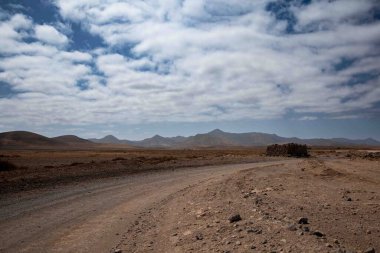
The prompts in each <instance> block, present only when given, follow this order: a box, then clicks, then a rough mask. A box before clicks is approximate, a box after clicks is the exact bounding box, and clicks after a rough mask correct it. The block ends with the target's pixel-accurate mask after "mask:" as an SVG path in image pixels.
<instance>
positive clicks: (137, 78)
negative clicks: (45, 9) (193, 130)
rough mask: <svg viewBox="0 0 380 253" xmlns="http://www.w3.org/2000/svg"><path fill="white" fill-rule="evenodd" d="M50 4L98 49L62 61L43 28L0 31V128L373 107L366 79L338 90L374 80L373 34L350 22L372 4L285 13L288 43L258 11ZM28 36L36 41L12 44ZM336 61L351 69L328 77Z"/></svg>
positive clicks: (316, 4)
mask: <svg viewBox="0 0 380 253" xmlns="http://www.w3.org/2000/svg"><path fill="white" fill-rule="evenodd" d="M56 3H57V5H58V7H59V10H60V14H61V15H62V16H63V17H64V18H65V19H67V20H70V21H74V22H78V23H80V24H81V26H82V27H83V28H84V29H87V30H88V31H89V32H90V33H92V34H95V35H99V36H100V37H101V38H102V39H103V40H104V42H105V43H106V44H107V46H106V47H104V48H96V49H92V50H90V51H89V52H79V51H75V50H69V49H68V48H69V40H68V38H67V37H66V36H65V35H63V34H62V33H59V32H58V30H57V29H55V28H54V27H52V26H48V25H42V26H39V25H33V24H32V23H31V21H30V20H29V19H28V18H26V17H25V16H18V17H15V16H13V18H12V19H9V20H7V21H4V22H2V23H1V24H0V26H1V30H2V31H4V32H3V34H2V35H0V53H3V54H6V55H9V57H6V58H4V59H2V61H1V62H0V69H1V70H2V72H1V73H0V80H1V81H5V82H7V83H9V84H11V86H12V88H13V89H14V90H16V91H22V92H23V94H18V95H15V96H14V97H13V98H9V99H0V106H1V108H5V109H4V110H3V111H2V112H0V118H3V117H5V116H6V115H8V114H11V111H12V113H14V115H15V117H13V118H14V119H13V120H17V119H19V118H22V119H26V118H28V119H30V120H32V119H33V118H35V117H38V115H44V117H43V118H44V119H43V120H44V124H49V123H60V122H76V123H83V124H90V123H99V122H110V123H114V122H129V123H130V122H149V121H212V120H238V119H243V118H244V119H246V118H248V119H263V118H265V119H268V118H279V117H283V116H284V115H287V114H288V113H289V112H292V113H294V114H297V115H298V114H300V115H315V114H317V115H320V114H327V115H332V116H335V115H339V117H344V115H353V114H355V113H357V112H358V111H360V110H368V109H369V108H372V107H373V105H374V104H375V103H378V102H379V101H380V99H379V97H380V88H379V85H378V83H379V80H378V78H377V79H376V78H375V79H373V80H362V81H361V82H360V83H359V84H355V85H349V82H350V81H351V80H352V77H353V75H356V74H361V73H367V72H371V73H377V74H379V72H380V65H379V62H380V59H379V49H378V47H377V43H378V38H380V29H379V28H380V23H379V22H372V23H370V24H369V23H368V24H367V23H358V22H356V21H357V20H358V18H359V17H360V16H363V15H365V13H366V12H367V11H368V10H369V9H370V8H371V7H373V5H374V1H362V2H361V4H359V2H357V1H350V0H349V1H347V2H346V3H347V4H346V5H345V4H344V1H333V2H331V3H329V2H327V1H313V2H312V4H311V5H309V6H307V7H296V6H293V7H292V9H291V10H292V11H293V12H294V14H295V15H296V17H297V18H298V20H299V23H298V24H297V25H296V26H295V29H296V30H297V31H298V32H300V31H307V33H306V32H304V33H298V34H287V33H285V29H286V22H283V21H279V20H276V19H275V17H274V15H271V14H270V13H268V12H267V11H266V10H265V6H266V4H267V3H268V1H265V0H260V1H248V0H247V1H245V0H244V1H241V0H234V1H231V0H230V1H227V0H218V1H205V0H186V1H176V0H170V1H163V0H162V1H159V0H148V1H115V0H112V1H111V0H109V1H107V0H103V1H101V0H97V1H88V0H86V1H84V0H57V1H56ZM329 8H331V10H332V11H330V9H329ZM11 20H12V21H11ZM28 22H29V23H28ZM319 25H323V27H322V28H323V29H319V28H320V27H319ZM33 27H35V34H36V37H37V38H38V39H39V41H35V42H32V43H27V42H24V40H23V39H24V38H27V37H28V36H29V37H32V36H33V33H34V28H33ZM317 28H318V29H317ZM41 29H42V32H41ZM60 30H61V29H60ZM65 33H66V32H65ZM62 46H66V47H62ZM123 52H124V55H123ZM342 59H354V60H353V63H352V64H351V65H349V66H347V67H346V68H345V69H343V70H341V71H337V70H336V69H335V66H336V64H338V63H339V62H341V61H342ZM81 85H82V86H81ZM78 108H80V110H78ZM341 115H342V116H341ZM295 117H296V118H297V117H298V116H295ZM298 118H299V119H300V120H312V119H315V117H314V116H300V117H298Z"/></svg>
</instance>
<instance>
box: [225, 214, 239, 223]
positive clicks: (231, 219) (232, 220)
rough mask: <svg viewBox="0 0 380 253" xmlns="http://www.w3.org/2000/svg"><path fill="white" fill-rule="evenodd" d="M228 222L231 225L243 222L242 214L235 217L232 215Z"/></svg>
mask: <svg viewBox="0 0 380 253" xmlns="http://www.w3.org/2000/svg"><path fill="white" fill-rule="evenodd" d="M228 220H229V221H230V223H233V222H237V221H240V220H241V216H240V214H234V215H231V216H230V217H229V218H228Z"/></svg>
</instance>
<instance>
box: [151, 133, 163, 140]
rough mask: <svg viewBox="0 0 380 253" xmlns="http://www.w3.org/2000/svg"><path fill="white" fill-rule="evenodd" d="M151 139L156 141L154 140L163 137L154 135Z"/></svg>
mask: <svg viewBox="0 0 380 253" xmlns="http://www.w3.org/2000/svg"><path fill="white" fill-rule="evenodd" d="M152 138H154V139H156V138H164V137H162V136H161V135H158V134H156V135H155V136H153V137H152Z"/></svg>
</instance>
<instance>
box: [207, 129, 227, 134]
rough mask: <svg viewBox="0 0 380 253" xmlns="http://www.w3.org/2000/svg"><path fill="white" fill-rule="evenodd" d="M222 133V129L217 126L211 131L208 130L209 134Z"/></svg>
mask: <svg viewBox="0 0 380 253" xmlns="http://www.w3.org/2000/svg"><path fill="white" fill-rule="evenodd" d="M222 133H224V132H223V131H222V130H220V129H219V128H217V129H214V130H212V131H211V132H210V134H222Z"/></svg>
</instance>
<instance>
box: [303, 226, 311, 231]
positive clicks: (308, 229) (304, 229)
mask: <svg viewBox="0 0 380 253" xmlns="http://www.w3.org/2000/svg"><path fill="white" fill-rule="evenodd" d="M302 230H303V231H304V232H310V228H309V227H303V228H302Z"/></svg>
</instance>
